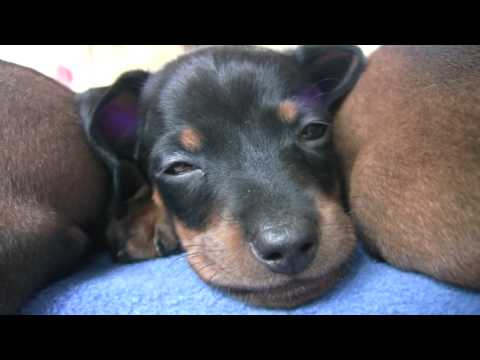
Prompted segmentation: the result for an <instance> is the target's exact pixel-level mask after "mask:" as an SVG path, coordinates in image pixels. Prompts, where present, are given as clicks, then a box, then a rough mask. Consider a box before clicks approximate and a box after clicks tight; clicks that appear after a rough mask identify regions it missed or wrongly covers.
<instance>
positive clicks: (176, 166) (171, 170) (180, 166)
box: [164, 162, 195, 176]
mask: <svg viewBox="0 0 480 360" xmlns="http://www.w3.org/2000/svg"><path fill="white" fill-rule="evenodd" d="M193 170H195V167H194V166H193V165H191V164H188V163H186V162H176V163H173V164H172V165H170V166H169V167H168V168H167V169H166V170H165V172H164V173H165V174H166V175H170V176H179V175H185V174H188V173H189V172H192V171H193Z"/></svg>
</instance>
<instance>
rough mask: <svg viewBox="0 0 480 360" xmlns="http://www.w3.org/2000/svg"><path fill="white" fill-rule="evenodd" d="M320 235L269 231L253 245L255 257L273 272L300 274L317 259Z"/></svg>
mask: <svg viewBox="0 0 480 360" xmlns="http://www.w3.org/2000/svg"><path fill="white" fill-rule="evenodd" d="M317 243H318V235H317V233H316V231H315V230H296V231H292V230H291V229H286V230H283V231H282V230H280V229H278V230H267V231H263V232H260V233H258V234H257V237H256V238H255V239H254V241H253V242H252V243H251V246H252V252H253V254H254V255H255V257H256V258H257V259H258V260H259V261H260V262H261V263H262V264H264V265H266V266H267V267H268V268H269V269H270V270H271V271H273V272H275V273H281V274H288V275H293V274H298V273H300V272H302V271H303V270H305V269H306V268H307V267H308V265H310V263H311V262H312V261H313V259H314V258H315V253H316V248H317Z"/></svg>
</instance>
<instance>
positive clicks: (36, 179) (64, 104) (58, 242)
mask: <svg viewBox="0 0 480 360" xmlns="http://www.w3.org/2000/svg"><path fill="white" fill-rule="evenodd" d="M0 169H1V173H2V175H1V176H0V314H10V313H14V312H16V311H17V310H18V309H19V307H20V306H21V305H22V304H23V302H24V301H25V300H26V299H27V298H28V297H29V296H31V294H32V293H33V292H34V291H35V290H38V289H39V288H40V287H42V286H44V285H46V284H47V282H49V281H51V280H53V279H54V278H55V277H57V276H60V275H62V274H65V273H66V272H68V271H70V270H71V269H73V267H74V266H75V264H77V263H78V262H79V260H80V259H82V257H83V256H84V255H85V254H86V253H87V250H88V249H89V248H91V247H92V246H91V245H92V244H91V242H90V240H89V237H88V235H87V233H86V231H88V230H89V228H90V227H91V226H92V225H94V224H95V223H96V222H97V221H98V220H99V219H100V217H101V214H102V213H103V212H104V211H105V208H106V204H107V201H106V200H107V195H108V193H107V190H108V187H107V185H108V182H107V179H108V178H107V173H106V171H105V170H104V167H103V166H102V164H101V163H100V162H99V161H97V160H96V158H95V156H94V153H93V152H92V151H91V150H90V148H89V146H88V143H87V141H86V140H85V136H84V134H83V132H82V128H81V126H80V121H79V118H78V115H77V114H76V112H75V108H74V94H73V93H72V92H71V91H69V90H68V89H66V88H64V87H63V86H61V85H59V84H57V83H56V82H55V81H53V80H51V79H48V78H47V77H45V76H43V75H41V74H39V73H37V72H35V71H33V70H30V69H26V68H23V67H20V66H17V65H14V64H10V63H6V62H3V61H0Z"/></svg>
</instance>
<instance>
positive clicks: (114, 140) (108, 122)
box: [76, 71, 150, 208]
mask: <svg viewBox="0 0 480 360" xmlns="http://www.w3.org/2000/svg"><path fill="white" fill-rule="evenodd" d="M149 76H150V73H148V72H145V71H131V72H127V73H125V74H124V75H122V76H121V77H120V78H119V79H118V80H117V81H116V82H115V83H114V84H113V85H112V86H110V87H103V88H95V89H90V90H88V91H86V92H84V93H82V94H79V95H77V96H76V103H77V107H78V109H79V112H80V117H81V121H82V126H83V128H84V131H85V133H86V135H87V138H88V141H89V143H90V145H91V146H92V148H93V149H94V151H95V152H96V153H97V155H98V156H99V157H100V158H101V160H102V161H103V162H104V163H105V165H106V166H107V167H108V169H109V170H110V172H111V173H112V176H113V194H112V197H113V198H112V207H113V208H118V207H119V206H120V204H121V203H122V202H125V201H126V200H128V198H129V197H131V196H133V195H134V194H135V193H136V192H137V191H138V189H139V187H141V186H143V185H144V183H145V179H144V178H143V176H142V175H141V174H140V171H139V170H138V168H136V167H135V166H134V165H133V161H134V160H135V156H134V152H135V147H136V142H137V130H138V128H139V126H140V123H141V118H140V114H139V99H140V94H141V91H142V89H143V86H144V85H145V83H146V81H147V80H148V78H149Z"/></svg>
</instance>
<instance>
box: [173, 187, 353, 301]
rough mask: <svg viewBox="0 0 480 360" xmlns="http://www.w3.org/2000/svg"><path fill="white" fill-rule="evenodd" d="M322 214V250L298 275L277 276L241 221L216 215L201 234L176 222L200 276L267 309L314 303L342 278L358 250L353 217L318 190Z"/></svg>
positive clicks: (316, 195) (316, 200)
mask: <svg viewBox="0 0 480 360" xmlns="http://www.w3.org/2000/svg"><path fill="white" fill-rule="evenodd" d="M312 198H313V200H314V204H315V207H316V209H317V212H318V221H319V224H320V225H319V231H318V236H319V246H318V247H317V254H316V258H315V260H314V262H313V263H312V264H311V265H310V266H309V267H308V268H307V270H305V271H304V272H303V273H301V274H298V275H296V276H293V277H292V276H287V275H282V274H275V273H273V272H271V271H270V270H269V269H267V268H266V267H265V266H264V265H263V264H261V263H260V262H259V261H258V260H257V259H256V258H255V257H254V255H253V253H252V250H251V248H250V240H251V239H249V238H248V237H247V235H246V233H245V231H244V230H243V227H242V225H241V223H240V222H238V221H236V220H235V219H233V218H232V217H231V216H230V215H229V214H226V215H218V214H213V215H212V216H211V219H210V221H209V222H208V225H207V226H205V227H204V228H203V229H200V230H192V229H189V228H188V227H187V226H186V225H185V224H183V223H182V222H181V221H180V220H178V219H174V225H175V230H176V233H177V235H178V237H179V239H180V241H181V242H182V244H183V247H184V248H185V249H186V251H187V253H188V260H189V262H190V264H191V265H192V267H193V268H194V269H195V271H196V272H197V273H198V275H199V276H200V277H201V278H202V279H203V280H204V281H206V282H207V283H209V284H210V285H213V286H216V287H219V288H221V289H223V290H226V291H227V292H229V293H230V294H232V295H234V296H237V297H239V298H241V299H243V300H245V301H248V302H250V303H253V304H257V305H261V306H266V307H285V308H289V307H294V306H298V305H301V304H304V303H306V302H308V301H310V300H313V299H315V298H317V297H319V296H320V295H321V294H323V293H324V292H325V291H327V290H328V289H330V288H331V287H332V286H333V285H334V284H335V283H336V282H337V281H338V279H339V277H340V276H341V274H342V273H343V270H344V268H345V265H346V264H347V263H348V261H349V259H350V257H351V255H352V253H353V251H354V248H355V236H354V233H353V226H352V224H351V222H350V219H349V218H348V216H347V215H346V214H345V212H344V211H343V209H342V207H341V206H340V205H339V204H340V201H339V200H338V198H332V197H328V196H325V195H324V194H322V193H321V192H318V191H312Z"/></svg>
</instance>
